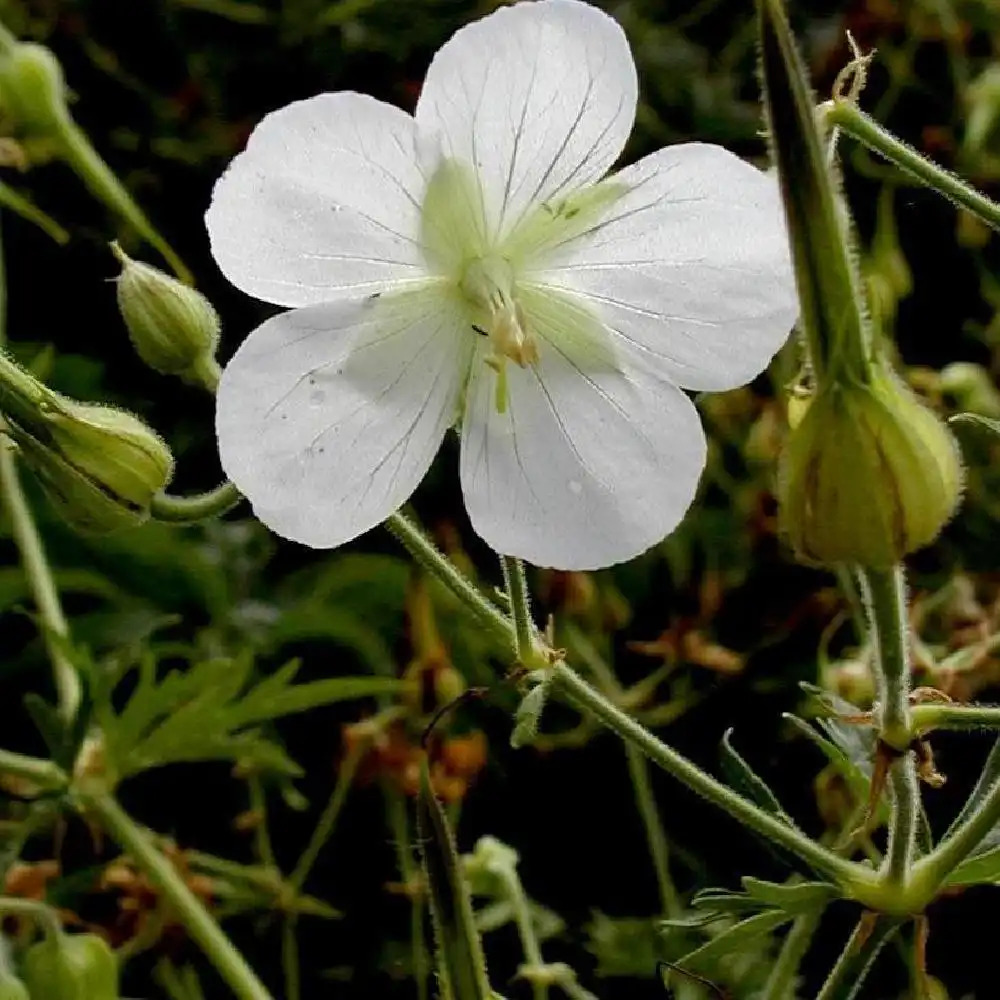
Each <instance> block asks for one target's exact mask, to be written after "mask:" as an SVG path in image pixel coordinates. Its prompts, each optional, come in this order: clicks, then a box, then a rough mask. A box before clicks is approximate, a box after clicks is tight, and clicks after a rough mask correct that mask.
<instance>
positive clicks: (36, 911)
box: [0, 896, 62, 937]
mask: <svg viewBox="0 0 1000 1000" xmlns="http://www.w3.org/2000/svg"><path fill="white" fill-rule="evenodd" d="M0 916H4V917H26V918H27V919H28V920H32V921H34V922H35V924H37V925H38V926H39V927H40V928H41V929H42V930H43V931H44V932H45V934H46V935H47V936H53V937H58V936H59V935H60V934H62V925H61V924H60V923H59V917H58V916H57V915H56V911H55V910H53V909H52V907H51V906H46V905H45V903H38V902H35V900H33V899H20V898H15V897H13V896H0Z"/></svg>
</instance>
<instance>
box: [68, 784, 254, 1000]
mask: <svg viewBox="0 0 1000 1000" xmlns="http://www.w3.org/2000/svg"><path fill="white" fill-rule="evenodd" d="M76 797H77V802H78V805H79V807H80V809H81V811H82V812H84V813H86V814H87V815H88V816H89V817H91V818H92V819H95V820H97V822H98V823H99V824H100V825H101V827H103V828H104V829H105V830H106V831H107V832H108V833H109V834H110V835H111V836H112V837H113V838H114V839H115V840H116V841H117V842H118V844H119V845H120V846H121V847H122V848H123V849H124V850H125V851H126V852H127V853H128V855H129V857H130V858H131V859H132V861H133V862H134V863H135V865H136V867H138V868H139V869H140V871H142V872H143V874H144V875H145V876H146V877H147V878H148V879H149V880H150V881H151V882H152V883H153V885H155V886H156V887H157V889H159V891H160V892H161V893H162V894H163V898H164V900H165V901H166V902H167V903H168V904H169V906H170V908H171V910H172V911H173V912H174V913H175V914H176V915H177V917H178V918H179V919H180V921H181V922H182V923H183V924H184V927H185V929H186V930H187V932H188V934H190V935H191V938H192V939H193V940H194V941H195V942H197V944H198V946H199V947H200V948H201V950H202V951H203V952H204V954H205V957H206V958H207V959H208V960H209V961H210V962H211V963H212V964H213V965H214V966H215V968H216V970H217V971H218V973H219V975H220V976H222V978H223V979H224V980H225V981H226V983H227V984H228V986H229V988H230V989H231V990H232V991H233V995H234V996H236V997H239V1000H272V997H271V994H270V993H269V992H268V991H267V989H265V987H264V985H263V983H261V981H260V980H259V979H258V978H257V975H256V973H255V972H254V971H253V969H251V968H250V966H249V965H248V964H247V961H246V959H245V958H244V957H243V955H242V954H240V952H239V950H238V949H237V948H235V947H234V946H233V943H232V942H231V941H230V940H229V938H228V937H226V935H225V934H224V933H223V931H222V928H221V927H219V925H218V923H216V921H215V919H214V917H213V916H212V915H211V914H210V913H209V912H208V910H206V909H205V907H204V906H203V905H202V903H201V901H200V900H199V899H198V898H197V896H195V895H194V893H193V892H192V891H191V890H190V889H189V888H188V885H187V883H186V882H185V881H184V879H183V878H182V876H181V874H180V873H179V872H178V871H177V869H176V868H175V867H174V866H173V864H171V862H170V861H169V860H168V859H167V858H166V857H165V856H164V855H163V854H162V853H161V852H160V851H159V850H158V849H157V847H156V845H155V844H154V843H153V840H152V838H151V837H150V835H149V833H148V832H147V831H146V830H144V829H143V828H142V827H141V826H139V825H138V824H137V823H136V822H135V820H133V819H132V817H131V816H129V815H128V813H126V812H125V810H124V809H122V807H121V806H120V805H119V804H118V802H117V801H116V800H115V798H114V797H113V796H111V795H109V794H108V793H107V792H103V791H93V792H92V791H86V790H83V789H78V790H77V793H76Z"/></svg>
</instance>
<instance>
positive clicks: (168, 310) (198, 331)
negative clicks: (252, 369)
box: [111, 243, 219, 376]
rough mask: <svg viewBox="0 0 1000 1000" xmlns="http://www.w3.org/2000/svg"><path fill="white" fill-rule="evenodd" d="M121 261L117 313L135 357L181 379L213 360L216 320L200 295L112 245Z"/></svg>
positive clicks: (215, 344)
mask: <svg viewBox="0 0 1000 1000" xmlns="http://www.w3.org/2000/svg"><path fill="white" fill-rule="evenodd" d="M111 248H112V250H113V251H114V254H115V256H116V257H117V258H118V260H119V261H120V262H121V265H122V273H121V275H120V276H119V278H118V309H119V311H120V312H121V314H122V319H123V320H124V321H125V326H126V327H127V329H128V334H129V338H130V339H131V341H132V346H133V347H134V348H135V351H136V354H138V355H139V357H140V358H142V360H143V361H144V362H145V363H146V364H147V365H149V367H150V368H152V369H154V370H155V371H158V372H162V373H163V374H164V375H181V376H184V375H186V374H188V373H190V372H191V370H192V369H193V368H195V367H196V366H197V365H198V364H199V363H200V362H203V361H204V360H206V359H211V358H214V356H215V350H216V347H217V346H218V342H219V317H218V314H217V313H216V311H215V310H214V309H213V308H212V306H211V304H210V303H209V301H208V299H206V298H205V296H204V295H202V294H201V292H199V291H197V290H196V289H194V288H191V287H189V286H188V285H185V284H182V283H181V282H180V281H178V280H177V279H176V278H172V277H171V276H170V275H168V274H165V273H164V272H163V271H159V270H157V269H156V268H155V267H150V265H149V264H143V263H141V262H139V261H135V260H132V258H131V257H129V256H128V255H127V254H126V253H125V252H124V251H123V250H122V249H121V247H119V246H118V244H117V243H113V244H112V245H111Z"/></svg>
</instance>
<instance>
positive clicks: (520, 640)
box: [501, 556, 535, 665]
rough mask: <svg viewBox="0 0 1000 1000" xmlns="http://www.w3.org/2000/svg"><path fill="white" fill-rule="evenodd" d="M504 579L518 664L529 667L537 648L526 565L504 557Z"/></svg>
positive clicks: (517, 560) (510, 557)
mask: <svg viewBox="0 0 1000 1000" xmlns="http://www.w3.org/2000/svg"><path fill="white" fill-rule="evenodd" d="M501 563H502V565H503V579H504V584H505V585H506V588H507V597H508V598H509V600H510V613H511V617H512V618H513V620H514V641H515V644H516V649H517V659H518V662H519V663H521V664H524V665H527V664H529V663H531V662H532V660H533V653H534V648H535V626H534V623H533V622H532V620H531V600H530V598H529V596H528V581H527V579H526V577H525V575H524V563H523V562H521V560H520V559H515V558H514V557H513V556H503V557H502V558H501Z"/></svg>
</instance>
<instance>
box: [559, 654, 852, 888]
mask: <svg viewBox="0 0 1000 1000" xmlns="http://www.w3.org/2000/svg"><path fill="white" fill-rule="evenodd" d="M551 684H552V687H553V690H558V691H561V692H562V694H563V695H564V696H565V697H566V698H567V699H568V700H569V701H570V702H572V703H573V704H574V705H575V706H576V707H577V708H578V709H580V710H581V711H582V712H584V713H585V714H587V715H592V716H593V717H594V718H596V719H597V720H598V721H599V722H601V723H603V724H604V725H605V726H607V727H608V728H609V729H611V730H612V731H613V732H615V733H617V734H618V735H619V736H620V737H621V738H622V739H623V740H624V741H625V742H626V743H627V744H629V745H630V746H634V747H635V748H636V749H637V750H639V751H641V752H642V753H644V754H645V755H646V756H647V757H649V759H650V760H651V761H652V762H653V763H654V764H656V765H657V766H658V767H662V768H663V769H664V770H665V771H668V772H669V773H670V774H672V775H673V776H674V777H675V778H677V779H678V780H679V781H680V782H682V783H683V784H684V785H686V786H687V787H688V788H690V789H691V790H692V791H693V792H695V793H697V794H698V795H701V796H702V797H703V798H705V799H707V800H708V801H709V802H711V803H712V804H713V805H715V806H717V807H718V808H720V809H722V810H723V811H725V812H727V813H729V815H730V816H732V817H733V818H734V819H736V820H738V821H739V822H740V823H742V824H743V825H745V826H747V827H749V828H750V829H751V830H754V831H756V832H757V833H759V834H761V835H763V836H764V837H766V838H767V839H769V840H772V841H774V842H775V843H776V844H780V845H781V846H782V847H784V848H785V849H786V850H788V851H790V852H791V853H792V854H794V855H796V856H797V857H799V858H801V859H802V860H803V861H805V862H806V863H807V864H809V865H810V866H812V867H813V868H814V869H816V870H817V871H819V872H822V873H824V874H825V875H827V876H828V877H830V878H831V879H833V880H834V881H835V882H837V883H839V884H841V885H843V886H845V887H847V888H851V887H855V886H857V885H858V884H859V883H866V884H867V883H868V882H869V881H870V880H871V876H870V873H868V872H866V871H864V870H863V869H862V868H861V867H860V866H858V865H856V864H853V863H852V862H850V861H846V860H844V859H843V858H839V857H837V856H836V855H835V854H833V853H832V852H831V851H829V850H828V849H827V848H825V847H823V846H822V845H821V844H817V843H816V842H815V841H813V840H810V839H809V838H808V837H807V836H806V835H805V834H804V833H802V832H801V831H799V830H797V829H795V828H794V827H791V826H789V825H788V824H787V823H783V822H782V821H781V820H779V819H776V818H775V817H774V816H772V815H771V814H770V813H768V812H765V811H764V810H763V809H761V808H760V807H758V806H757V805H755V804H754V803H753V802H750V801H748V800H747V799H745V798H743V797H742V796H741V795H739V794H737V793H736V792H734V791H733V790H732V789H731V788H729V787H728V786H726V785H724V784H723V783H722V782H721V781H718V780H716V779H715V778H713V777H712V776H711V775H709V774H706V773H705V772H704V771H702V770H701V769H700V768H699V767H697V766H696V765H695V764H693V763H691V761H689V760H688V759H687V758H686V757H684V756H682V755H681V754H679V753H678V752H677V751H676V750H674V749H673V748H672V747H669V746H667V745H666V744H665V743H663V742H661V741H660V740H658V739H657V738H656V737H655V736H654V735H653V734H652V733H650V732H649V731H648V730H646V729H644V728H643V727H642V726H641V725H639V723H638V722H636V721H635V719H633V718H632V717H631V716H629V715H627V714H626V713H625V712H623V711H622V710H621V709H619V708H618V707H616V706H615V705H613V704H612V703H611V702H610V701H608V699H607V698H605V697H604V696H603V695H602V694H600V692H598V691H596V690H595V689H594V688H592V687H591V686H590V685H589V684H587V682H586V681H584V680H583V679H582V678H581V677H579V676H578V675H577V674H575V673H574V672H573V671H572V670H571V669H570V668H569V667H568V666H566V665H565V664H564V663H560V664H557V665H556V666H555V667H553V668H552V681H551Z"/></svg>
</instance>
